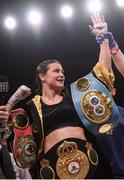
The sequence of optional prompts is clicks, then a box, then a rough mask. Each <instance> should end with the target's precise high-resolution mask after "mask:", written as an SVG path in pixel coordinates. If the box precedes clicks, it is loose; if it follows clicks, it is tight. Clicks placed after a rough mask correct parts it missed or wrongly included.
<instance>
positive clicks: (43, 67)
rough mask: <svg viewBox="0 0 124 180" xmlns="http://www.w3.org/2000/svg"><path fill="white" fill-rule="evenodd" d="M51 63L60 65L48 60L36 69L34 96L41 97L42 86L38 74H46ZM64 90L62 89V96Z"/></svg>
mask: <svg viewBox="0 0 124 180" xmlns="http://www.w3.org/2000/svg"><path fill="white" fill-rule="evenodd" d="M52 63H58V64H60V65H61V63H60V62H59V61H58V60H55V59H50V60H45V61H42V62H41V63H40V64H39V65H38V66H37V69H36V94H39V95H42V84H41V80H40V78H39V74H40V73H43V74H46V73H47V71H48V65H49V64H52ZM66 91H67V90H66V88H65V87H64V88H63V89H62V95H64V94H65V93H66Z"/></svg>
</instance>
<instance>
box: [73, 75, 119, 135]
mask: <svg viewBox="0 0 124 180" xmlns="http://www.w3.org/2000/svg"><path fill="white" fill-rule="evenodd" d="M71 94H72V99H73V103H74V106H75V109H76V111H77V113H78V115H79V117H80V119H81V121H82V123H83V124H84V125H85V126H86V128H87V129H88V130H89V131H90V132H91V133H93V134H95V135H96V134H99V133H109V132H111V130H112V129H113V128H114V127H116V126H117V124H118V108H117V106H116V104H115V102H114V100H113V98H112V96H111V94H110V93H109V91H108V90H107V88H106V87H105V85H103V84H102V83H101V82H100V81H99V80H98V79H96V78H95V77H94V76H93V74H92V73H89V74H88V75H86V76H84V77H82V78H80V79H78V80H77V81H75V82H73V83H72V84H71Z"/></svg>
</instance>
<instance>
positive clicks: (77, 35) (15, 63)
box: [0, 0, 124, 106]
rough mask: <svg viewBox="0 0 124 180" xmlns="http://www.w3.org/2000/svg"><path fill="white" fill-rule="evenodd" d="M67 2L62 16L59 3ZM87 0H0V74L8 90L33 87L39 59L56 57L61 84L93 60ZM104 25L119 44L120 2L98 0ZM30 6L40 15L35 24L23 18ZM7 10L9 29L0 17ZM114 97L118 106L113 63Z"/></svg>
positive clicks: (119, 81) (123, 100) (122, 29)
mask: <svg viewBox="0 0 124 180" xmlns="http://www.w3.org/2000/svg"><path fill="white" fill-rule="evenodd" d="M64 3H68V4H70V5H71V6H72V8H74V15H73V16H72V17H71V18H70V19H64V18H63V17H62V16H61V15H60V12H59V9H60V7H61V5H64ZM87 3H88V0H40V1H38V0H33V1H31V0H24V1H23V0H16V1H12V0H1V1H0V74H1V75H5V76H7V78H8V80H9V84H10V85H9V87H10V88H9V94H8V96H10V95H11V94H12V93H14V91H15V90H16V89H17V88H18V87H19V86H20V85H22V84H25V85H27V86H29V87H31V88H32V89H33V87H34V85H33V84H34V80H35V68H36V66H37V65H38V64H39V63H40V62H41V61H42V60H45V59H52V58H54V59H58V60H60V62H61V63H62V64H63V67H64V69H65V74H66V85H68V84H69V83H71V82H73V81H75V80H76V79H77V78H79V77H81V76H84V75H86V74H87V73H89V72H90V71H91V70H92V67H93V66H94V65H95V63H96V62H97V60H98V55H99V46H98V45H97V44H96V41H95V38H94V37H93V36H92V35H91V34H90V32H89V28H88V25H89V24H92V23H91V20H90V15H91V13H90V12H89V11H88V10H87V8H86V5H87ZM102 3H103V10H102V13H103V14H104V16H105V18H106V21H107V22H108V24H109V30H110V31H112V32H113V34H114V36H115V39H116V41H117V42H118V44H119V46H120V49H121V50H122V51H123V48H124V8H120V7H118V6H117V4H116V0H102ZM31 7H35V8H38V9H40V10H41V12H42V13H43V15H44V17H45V20H44V23H43V24H42V25H41V26H40V28H39V30H37V31H36V30H35V28H32V27H31V26H30V25H29V24H28V23H27V21H26V17H25V16H26V13H27V11H28V10H29V9H30V8H31ZM7 14H11V15H13V16H14V17H15V18H16V19H17V21H18V24H17V28H16V30H14V31H9V30H8V29H6V28H5V27H4V26H3V24H2V22H3V19H4V17H5V16H6V15H7ZM113 68H114V72H115V76H116V83H115V86H116V88H117V95H116V96H115V101H116V102H117V104H118V105H121V106H123V104H124V97H123V86H124V85H123V84H124V79H123V77H121V75H120V74H119V72H118V71H117V70H116V68H115V67H113Z"/></svg>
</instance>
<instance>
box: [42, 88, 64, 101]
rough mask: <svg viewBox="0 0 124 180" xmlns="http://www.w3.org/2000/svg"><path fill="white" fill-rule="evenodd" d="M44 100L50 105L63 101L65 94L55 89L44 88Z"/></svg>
mask: <svg viewBox="0 0 124 180" xmlns="http://www.w3.org/2000/svg"><path fill="white" fill-rule="evenodd" d="M41 98H42V101H43V102H44V103H46V104H48V105H51V104H57V103H59V102H61V101H62V99H63V96H62V95H61V92H58V91H57V92H56V91H53V90H43V92H42V97H41Z"/></svg>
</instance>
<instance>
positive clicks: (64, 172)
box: [56, 141, 98, 179]
mask: <svg viewBox="0 0 124 180" xmlns="http://www.w3.org/2000/svg"><path fill="white" fill-rule="evenodd" d="M89 151H90V150H89ZM57 155H58V160H57V163H56V172H57V175H58V177H59V178H60V179H84V178H85V177H86V176H87V175H88V172H89V169H90V161H89V158H88V156H87V154H86V152H83V151H80V150H79V149H78V146H77V143H75V142H69V141H64V143H63V144H61V145H60V146H59V147H58V149H57ZM95 157H96V154H95ZM91 158H92V157H91ZM94 163H96V164H98V159H96V160H95V162H94Z"/></svg>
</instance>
